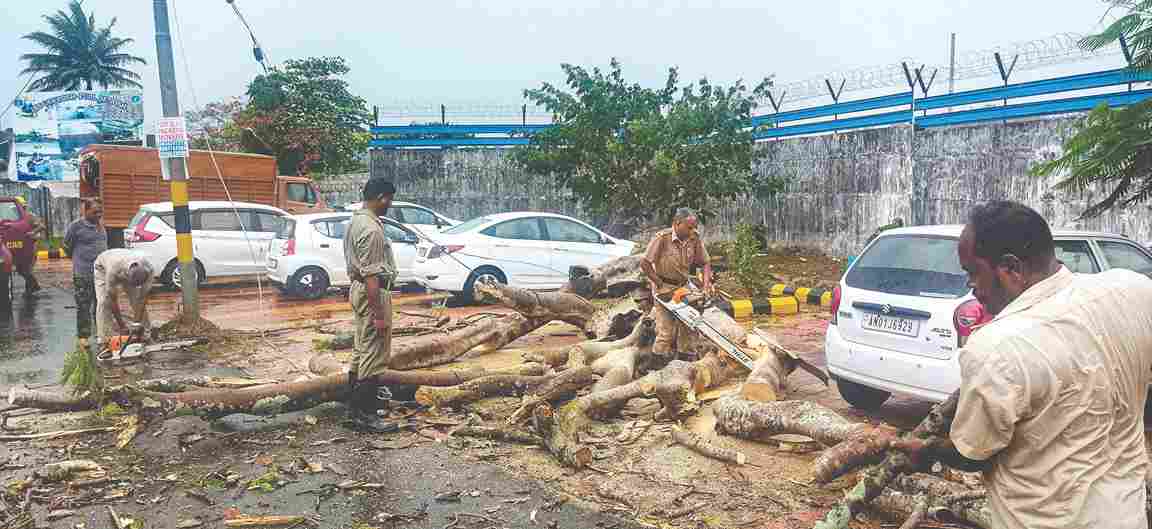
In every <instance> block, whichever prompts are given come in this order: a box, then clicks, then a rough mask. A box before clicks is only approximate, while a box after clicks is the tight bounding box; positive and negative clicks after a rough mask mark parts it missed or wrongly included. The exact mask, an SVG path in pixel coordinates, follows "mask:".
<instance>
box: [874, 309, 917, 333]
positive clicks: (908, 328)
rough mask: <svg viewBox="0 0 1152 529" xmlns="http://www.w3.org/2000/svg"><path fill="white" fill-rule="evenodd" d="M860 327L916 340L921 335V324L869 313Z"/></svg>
mask: <svg viewBox="0 0 1152 529" xmlns="http://www.w3.org/2000/svg"><path fill="white" fill-rule="evenodd" d="M860 326H861V327H864V328H865V329H868V330H870V331H879V332H887V333H892V334H899V335H902V336H911V337H913V338H915V337H916V336H917V335H919V334H920V322H919V321H918V320H912V319H908V318H897V317H895V316H884V315H883V314H872V313H868V314H865V315H864V318H863V319H862V320H860Z"/></svg>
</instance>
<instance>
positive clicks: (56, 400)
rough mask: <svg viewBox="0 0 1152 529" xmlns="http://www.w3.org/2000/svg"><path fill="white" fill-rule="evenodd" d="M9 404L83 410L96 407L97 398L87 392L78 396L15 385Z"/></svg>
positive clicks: (57, 409)
mask: <svg viewBox="0 0 1152 529" xmlns="http://www.w3.org/2000/svg"><path fill="white" fill-rule="evenodd" d="M8 406H10V407H16V408H37V409H41V410H48V411H81V410H94V409H96V400H95V399H93V398H92V397H91V396H90V395H87V394H85V395H81V396H79V397H77V396H73V395H65V394H61V393H49V392H47V391H36V390H31V389H26V388H22V387H16V386H14V387H13V388H12V389H11V390H9V391H8Z"/></svg>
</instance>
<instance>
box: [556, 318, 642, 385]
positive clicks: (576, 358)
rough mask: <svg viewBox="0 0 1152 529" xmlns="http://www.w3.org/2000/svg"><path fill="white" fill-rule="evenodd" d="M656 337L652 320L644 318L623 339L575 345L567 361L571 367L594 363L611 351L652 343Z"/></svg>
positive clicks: (592, 341)
mask: <svg viewBox="0 0 1152 529" xmlns="http://www.w3.org/2000/svg"><path fill="white" fill-rule="evenodd" d="M655 339H656V331H655V329H654V324H653V322H652V320H651V319H649V318H644V319H642V320H639V321H638V322H636V324H635V325H634V326H633V327H632V330H631V332H629V333H628V335H627V336H625V337H624V338H622V339H619V340H613V341H605V340H589V341H586V342H580V343H578V344H576V345H573V346H572V348H571V349H569V350H568V354H567V357H566V358H565V362H566V363H567V365H568V368H569V369H571V368H577V367H584V366H588V365H593V363H594V362H596V361H598V360H600V359H601V358H602V357H604V355H607V354H608V353H610V352H613V351H618V350H621V349H625V348H628V347H636V346H640V345H645V344H647V345H651V344H652V342H653V341H654V340H655ZM601 374H602V373H601Z"/></svg>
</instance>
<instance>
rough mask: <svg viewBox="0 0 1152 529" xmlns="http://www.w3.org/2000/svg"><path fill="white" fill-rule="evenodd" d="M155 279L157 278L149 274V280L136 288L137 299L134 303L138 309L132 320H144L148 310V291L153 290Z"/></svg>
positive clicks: (137, 321)
mask: <svg viewBox="0 0 1152 529" xmlns="http://www.w3.org/2000/svg"><path fill="white" fill-rule="evenodd" d="M153 281H155V278H154V277H152V276H151V275H149V276H148V280H147V281H145V282H144V284H143V285H140V286H139V287H137V288H136V292H135V296H136V300H135V303H134V304H133V306H134V307H135V309H136V310H135V311H134V312H133V316H132V321H135V322H136V323H141V322H143V321H144V314H145V312H147V310H148V293H149V292H151V291H152V282H153Z"/></svg>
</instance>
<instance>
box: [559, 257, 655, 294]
mask: <svg viewBox="0 0 1152 529" xmlns="http://www.w3.org/2000/svg"><path fill="white" fill-rule="evenodd" d="M643 258H644V256H643V255H628V256H625V257H618V258H616V259H613V260H611V261H608V262H606V263H604V264H602V265H600V266H598V267H596V268H593V269H591V270H589V269H588V268H586V267H572V268H573V269H572V270H570V271H569V280H568V284H567V285H565V286H564V287H563V288H561V292H572V293H575V294H577V295H580V296H584V297H585V298H593V297H595V296H596V295H597V294H599V293H601V292H604V291H606V290H611V291H613V294H615V295H620V294H621V292H626V291H628V290H632V289H633V288H641V287H644V286H645V285H647V284H648V280H647V279H646V278H645V277H644V271H643V270H641V269H640V260H641V259H643Z"/></svg>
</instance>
